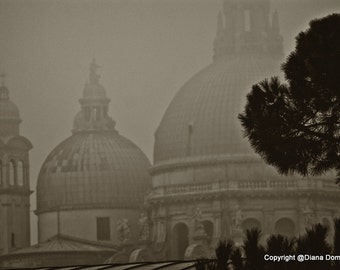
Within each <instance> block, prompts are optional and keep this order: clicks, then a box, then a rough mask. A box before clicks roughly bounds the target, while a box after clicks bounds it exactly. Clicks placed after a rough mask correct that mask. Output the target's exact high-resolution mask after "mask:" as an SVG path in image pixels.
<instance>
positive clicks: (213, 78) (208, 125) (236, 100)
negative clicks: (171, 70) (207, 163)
mask: <svg viewBox="0 0 340 270" xmlns="http://www.w3.org/2000/svg"><path fill="white" fill-rule="evenodd" d="M278 67H279V65H278V60H277V59H276V60H275V59H271V58H269V57H264V56H262V57H256V56H251V55H248V56H239V57H234V58H232V59H225V58H223V59H219V60H217V61H214V63H212V64H211V65H209V66H208V67H206V68H205V69H203V70H202V71H200V72H199V73H197V74H196V75H195V76H193V77H192V78H191V79H190V80H189V81H188V82H187V83H185V84H184V86H183V87H182V88H181V89H180V91H179V92H178V93H177V94H176V96H175V97H174V99H173V100H172V102H171V103H170V105H169V107H168V109H167V110H166V112H165V114H164V117H163V119H162V121H161V124H160V125H159V127H158V129H157V131H156V133H155V149H154V160H155V163H156V164H157V163H159V162H162V161H166V160H171V159H178V158H185V157H190V156H209V155H220V154H233V155H235V154H249V153H253V151H252V150H251V149H250V146H249V144H248V142H247V140H246V139H244V138H243V137H242V130H241V125H240V122H239V120H238V118H237V116H238V114H239V113H240V112H242V110H243V107H244V104H245V100H246V95H247V93H248V92H249V91H250V90H251V86H252V84H254V83H257V82H258V81H259V80H263V79H264V78H265V77H266V76H271V75H273V74H275V73H276V72H275V70H278Z"/></svg>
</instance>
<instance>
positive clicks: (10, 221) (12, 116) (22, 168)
mask: <svg viewBox="0 0 340 270" xmlns="http://www.w3.org/2000/svg"><path fill="white" fill-rule="evenodd" d="M1 77H2V85H1V87H0V255H3V254H7V253H10V252H12V251H14V250H16V249H18V248H23V247H27V246H29V245H30V211H29V210H30V203H29V196H30V194H31V193H32V192H31V191H30V183H29V157H28V152H29V150H30V149H32V144H31V142H30V141H29V140H28V139H26V138H25V137H23V136H20V132H19V125H20V122H21V120H20V115H19V110H18V108H17V106H16V105H15V104H14V103H13V102H12V101H11V100H10V99H9V90H8V88H7V87H6V86H5V84H4V77H5V76H4V75H1Z"/></svg>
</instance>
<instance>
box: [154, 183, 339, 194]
mask: <svg viewBox="0 0 340 270" xmlns="http://www.w3.org/2000/svg"><path fill="white" fill-rule="evenodd" d="M297 189H299V190H312V189H313V190H314V189H317V190H325V191H326V190H328V191H336V190H338V191H339V193H340V187H338V186H337V185H336V184H335V182H334V181H332V180H322V179H296V180H292V179H287V180H281V179H278V180H258V181H249V180H247V181H240V180H238V181H229V182H228V181H225V182H213V183H195V184H194V183H193V184H186V185H169V186H161V187H157V188H154V189H153V192H152V195H151V196H152V197H158V196H171V195H180V194H194V193H209V192H219V191H228V190H229V191H238V190H257V191H260V190H263V191H266V190H267V191H274V190H297Z"/></svg>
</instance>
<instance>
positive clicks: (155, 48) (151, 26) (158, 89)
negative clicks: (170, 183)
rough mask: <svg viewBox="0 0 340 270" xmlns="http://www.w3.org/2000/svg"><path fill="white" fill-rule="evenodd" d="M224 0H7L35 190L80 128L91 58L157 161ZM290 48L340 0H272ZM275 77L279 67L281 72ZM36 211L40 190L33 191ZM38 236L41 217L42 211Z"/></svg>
mask: <svg viewBox="0 0 340 270" xmlns="http://www.w3.org/2000/svg"><path fill="white" fill-rule="evenodd" d="M221 3H222V1H221V0H91V1H90V0H0V72H5V74H6V75H7V76H6V79H5V82H6V85H7V86H8V87H9V90H10V98H11V100H12V101H14V102H15V103H16V104H17V105H18V107H19V109H20V113H21V118H22V120H23V122H22V124H21V134H22V135H23V136H25V137H27V138H28V139H29V140H30V141H31V142H32V143H33V146H34V148H33V149H32V150H31V152H30V164H31V174H30V177H31V189H33V190H35V187H36V179H37V176H38V173H39V169H40V167H41V165H42V163H43V161H44V159H45V158H46V156H47V155H48V153H49V152H50V151H51V150H52V149H53V148H54V147H55V146H56V145H57V144H59V143H60V142H61V141H62V140H64V139H65V138H67V137H68V136H70V135H71V129H72V121H73V117H74V115H75V114H76V112H78V111H79V109H80V105H79V103H78V99H79V98H80V97H81V95H82V91H83V87H84V84H85V82H86V81H87V80H88V68H89V63H90V61H91V60H92V58H93V57H95V58H96V60H97V63H98V64H99V65H100V66H101V69H100V71H99V73H100V74H101V75H102V77H101V83H102V85H103V86H104V87H105V88H106V92H107V96H108V97H109V98H110V99H111V103H110V109H109V114H110V115H111V116H112V118H113V119H114V120H115V121H116V128H117V130H118V131H119V132H120V134H122V135H123V136H125V137H127V138H129V139H130V140H132V141H133V142H134V143H136V144H137V145H138V146H139V147H140V148H141V149H142V150H143V151H144V152H145V153H146V155H147V156H148V157H149V159H150V161H151V162H152V152H153V142H154V135H153V134H154V131H155V130H156V128H157V126H158V124H159V122H160V120H161V117H162V115H163V113H164V111H165V109H166V108H167V106H168V104H169V102H170V101H171V99H172V98H173V96H174V95H175V93H176V92H177V91H178V90H179V88H180V87H181V86H182V85H183V84H184V82H186V81H187V80H188V79H189V78H190V77H191V76H192V75H194V74H195V73H196V72H197V71H199V70H200V69H202V68H203V67H205V66H206V65H208V64H209V63H211V61H212V53H213V46H212V44H213V39H214V37H215V33H216V21H217V13H218V11H219V10H221V6H222V4H221ZM272 9H278V11H279V21H280V28H281V34H282V35H283V37H284V48H285V55H287V54H288V53H289V52H290V51H291V50H292V49H293V47H294V37H295V36H296V34H297V33H298V32H299V31H300V30H302V29H305V28H306V27H307V25H308V22H309V21H310V20H311V19H312V18H315V17H322V16H324V15H327V14H330V13H335V12H337V13H339V12H340V1H339V0H272ZM273 75H274V74H273ZM31 201H32V205H31V211H32V212H33V211H34V210H35V193H34V194H33V195H32V198H31ZM31 230H32V243H35V242H36V241H37V239H36V235H37V233H36V230H37V228H36V218H35V217H34V215H32V228H31Z"/></svg>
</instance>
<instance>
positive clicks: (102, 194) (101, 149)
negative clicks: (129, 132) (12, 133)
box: [37, 131, 150, 212]
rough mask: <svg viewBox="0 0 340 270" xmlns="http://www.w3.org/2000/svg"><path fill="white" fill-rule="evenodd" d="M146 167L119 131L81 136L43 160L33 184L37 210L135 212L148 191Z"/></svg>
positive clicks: (64, 142) (81, 134)
mask: <svg viewBox="0 0 340 270" xmlns="http://www.w3.org/2000/svg"><path fill="white" fill-rule="evenodd" d="M149 167H150V163H149V161H148V159H147V157H146V156H145V155H144V153H143V152H142V151H141V150H140V149H139V148H138V147H137V146H136V145H135V144H134V143H132V142H131V141H130V140H128V139H126V138H124V137H123V136H121V135H119V134H118V132H112V131H111V132H93V133H90V132H82V133H77V134H74V135H73V136H71V137H69V138H68V139H66V140H65V141H63V142H62V143H60V144H59V145H58V146H57V147H56V148H55V149H54V150H53V151H52V152H51V153H50V154H49V156H48V157H47V159H46V160H45V162H44V164H43V166H42V168H41V170H40V174H39V178H38V184H37V204H38V205H37V211H38V212H44V211H51V210H55V209H68V208H71V209H79V208H82V209H84V208H95V207H104V208H105V207H114V208H136V207H138V205H139V204H140V203H141V201H142V200H143V196H144V194H145V192H146V189H148V188H149V187H150V182H149V181H150V177H149V175H148V168H149Z"/></svg>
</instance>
